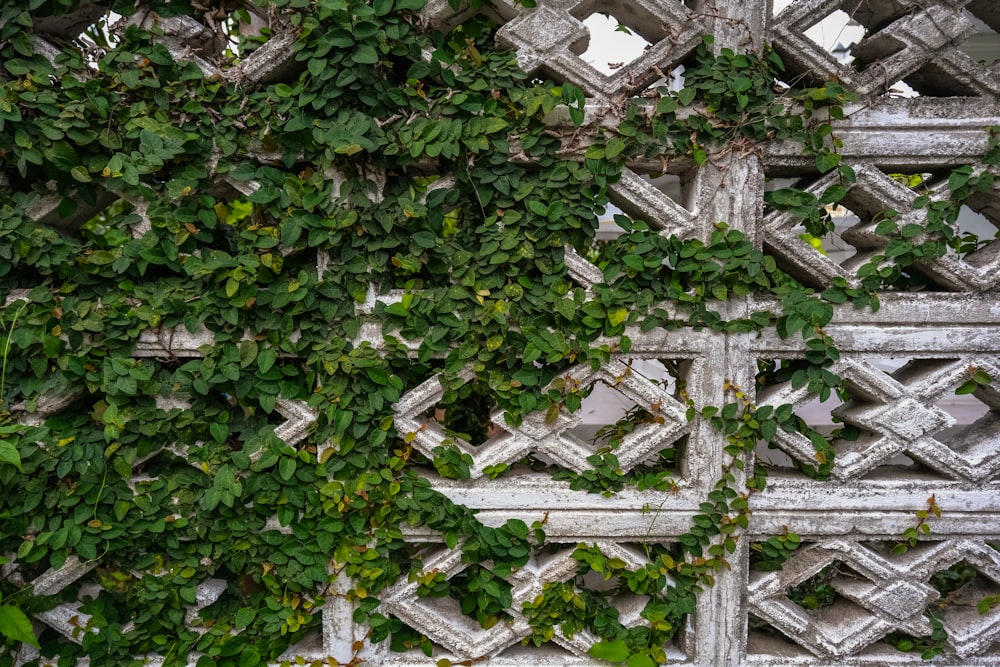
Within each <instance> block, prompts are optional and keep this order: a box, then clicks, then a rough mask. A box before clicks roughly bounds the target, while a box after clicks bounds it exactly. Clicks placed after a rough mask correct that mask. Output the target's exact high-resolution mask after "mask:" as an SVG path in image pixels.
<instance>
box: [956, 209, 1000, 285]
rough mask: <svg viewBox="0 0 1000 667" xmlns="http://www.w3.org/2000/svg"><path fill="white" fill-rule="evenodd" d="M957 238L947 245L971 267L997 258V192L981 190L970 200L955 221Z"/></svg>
mask: <svg viewBox="0 0 1000 667" xmlns="http://www.w3.org/2000/svg"><path fill="white" fill-rule="evenodd" d="M954 228H955V239H953V241H952V243H951V244H949V246H948V253H949V254H956V255H959V256H960V257H962V258H963V260H964V261H965V262H967V263H969V264H971V265H972V266H975V267H980V268H981V267H983V266H986V265H987V264H989V263H992V262H995V261H996V259H997V251H998V248H1000V245H998V244H997V243H996V241H997V240H998V239H1000V198H998V197H997V196H996V193H992V192H989V193H986V192H980V193H976V194H974V195H973V196H972V197H970V198H969V199H968V202H967V203H966V204H965V205H963V206H962V208H961V209H960V210H959V213H958V219H957V220H955V224H954Z"/></svg>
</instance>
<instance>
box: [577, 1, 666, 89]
mask: <svg viewBox="0 0 1000 667" xmlns="http://www.w3.org/2000/svg"><path fill="white" fill-rule="evenodd" d="M583 25H585V26H587V30H588V32H589V33H590V37H589V39H587V40H586V42H585V43H581V42H577V43H576V44H573V45H572V46H571V47H570V50H571V51H573V52H574V53H576V54H577V55H578V56H580V58H581V59H582V60H583V61H584V62H586V63H587V64H589V65H590V66H591V67H593V68H594V69H596V70H597V71H598V72H601V73H602V74H605V75H611V74H614V73H615V72H617V71H618V70H619V69H621V68H622V67H623V66H624V65H628V64H629V63H632V62H635V61H636V60H638V59H639V58H641V57H642V55H643V54H644V53H645V52H646V49H648V48H649V47H650V46H651V43H650V41H649V40H647V39H646V38H645V37H643V36H642V34H641V33H640V32H639V31H638V30H636V29H634V28H632V27H630V26H629V25H627V24H625V23H622V22H621V21H620V20H619V19H618V18H617V17H615V16H614V15H613V14H610V13H603V12H595V13H593V14H591V15H590V16H588V17H586V18H585V19H583ZM584 47H585V48H584ZM581 49H583V50H581Z"/></svg>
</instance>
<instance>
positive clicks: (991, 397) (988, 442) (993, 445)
mask: <svg viewBox="0 0 1000 667" xmlns="http://www.w3.org/2000/svg"><path fill="white" fill-rule="evenodd" d="M935 406H936V407H938V408H940V409H941V410H944V411H945V412H947V413H948V414H949V415H951V417H952V418H953V419H954V420H955V424H954V425H953V426H951V427H950V428H947V429H945V430H943V431H941V432H939V433H936V434H934V438H935V439H936V440H938V441H940V442H943V443H945V444H946V445H948V447H950V448H951V449H952V450H954V451H956V452H958V453H960V454H962V455H963V456H965V457H967V458H968V459H970V460H971V461H974V462H985V461H987V460H989V459H992V458H993V457H994V456H995V455H996V450H997V434H998V433H1000V391H998V390H997V388H996V387H995V386H993V385H987V386H981V387H979V388H977V389H976V391H975V392H974V393H971V394H961V395H954V394H952V395H945V396H942V397H941V398H940V399H938V401H937V402H936V403H935Z"/></svg>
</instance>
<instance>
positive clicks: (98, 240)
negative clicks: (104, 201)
mask: <svg viewBox="0 0 1000 667" xmlns="http://www.w3.org/2000/svg"><path fill="white" fill-rule="evenodd" d="M142 222H143V219H142V216H141V215H139V214H138V213H137V212H136V209H135V206H133V205H132V203H131V202H130V201H128V200H127V199H119V200H118V201H115V202H112V203H111V204H110V205H109V206H108V207H107V208H105V209H103V210H102V211H101V212H100V213H98V214H97V215H95V216H94V217H92V218H90V219H89V220H87V221H86V222H84V223H83V224H82V225H81V226H80V233H81V235H82V236H83V237H84V238H85V239H87V240H89V241H91V242H92V243H93V244H94V245H95V246H97V247H99V248H116V247H118V246H120V245H123V244H124V243H125V242H127V241H128V240H129V239H131V238H132V237H133V235H134V234H135V233H137V232H138V231H141V230H139V229H137V226H138V225H140V224H141V223H142Z"/></svg>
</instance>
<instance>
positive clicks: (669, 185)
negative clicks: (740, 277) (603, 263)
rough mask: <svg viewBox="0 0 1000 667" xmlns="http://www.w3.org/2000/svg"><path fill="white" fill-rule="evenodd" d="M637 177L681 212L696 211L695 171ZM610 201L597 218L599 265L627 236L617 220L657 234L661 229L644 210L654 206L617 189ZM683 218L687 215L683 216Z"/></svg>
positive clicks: (596, 257) (610, 193) (642, 174)
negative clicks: (640, 224) (635, 223)
mask: <svg viewBox="0 0 1000 667" xmlns="http://www.w3.org/2000/svg"><path fill="white" fill-rule="evenodd" d="M638 176H639V177H640V178H641V179H642V180H643V181H645V182H646V183H648V184H649V185H651V186H652V187H654V188H656V189H657V190H659V191H660V192H661V193H662V195H663V196H664V197H666V198H668V199H669V200H670V201H672V202H674V203H675V204H677V205H678V206H680V207H681V208H683V209H686V210H687V211H688V212H690V211H692V210H694V208H695V207H696V202H695V197H696V196H697V190H696V187H695V185H694V178H693V176H694V172H693V171H686V172H683V173H641V174H638ZM608 198H609V199H610V203H609V204H608V205H607V206H606V207H605V209H604V212H603V213H602V214H601V215H599V217H598V228H597V234H596V236H595V238H594V248H593V250H594V252H595V255H596V256H595V260H596V261H598V262H599V261H600V260H601V259H602V258H603V257H604V255H605V254H606V251H607V250H608V249H609V244H610V243H611V242H613V241H614V240H615V239H617V238H618V237H620V236H622V235H623V234H624V233H626V232H625V229H624V228H623V227H622V225H621V222H620V220H619V219H618V216H622V215H624V216H626V217H627V218H629V219H631V220H641V221H642V222H645V223H646V224H648V225H649V227H650V229H651V230H652V231H653V232H656V231H657V229H658V227H659V226H660V223H658V222H656V217H655V215H651V213H650V211H648V210H646V208H645V207H646V206H650V205H652V204H647V203H645V202H638V201H635V200H633V199H632V198H630V197H629V196H628V194H627V193H621V192H618V191H616V190H614V189H612V190H609V192H608ZM682 215H684V214H683V213H682ZM665 224H667V225H670V224H671V223H670V221H669V220H668V221H666V223H665ZM667 231H668V232H669V231H670V230H669V229H668V230H667ZM664 233H666V232H664Z"/></svg>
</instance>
